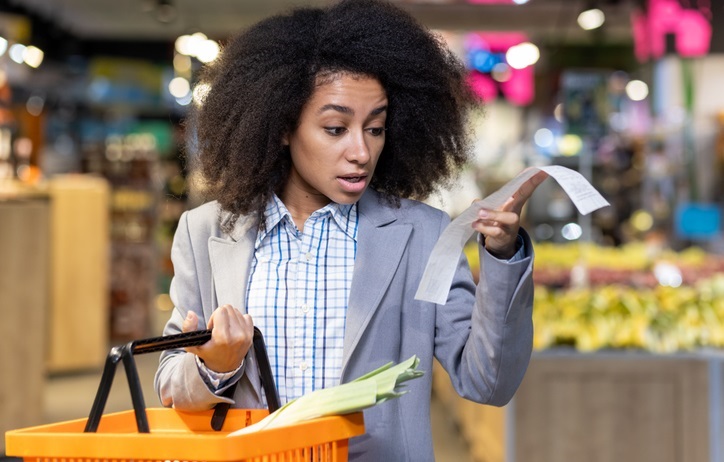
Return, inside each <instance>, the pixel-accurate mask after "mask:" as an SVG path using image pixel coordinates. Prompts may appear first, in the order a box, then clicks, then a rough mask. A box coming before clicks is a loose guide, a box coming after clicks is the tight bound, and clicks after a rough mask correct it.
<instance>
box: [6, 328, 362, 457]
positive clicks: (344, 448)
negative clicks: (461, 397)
mask: <svg viewBox="0 0 724 462" xmlns="http://www.w3.org/2000/svg"><path fill="white" fill-rule="evenodd" d="M210 338H211V332H210V331H209V330H203V331H196V332H188V333H182V334H177V335H169V336H165V337H154V338H149V339H142V340H135V341H133V342H130V343H128V344H126V345H122V346H119V347H114V348H112V349H111V352H110V353H109V354H108V357H107V358H106V363H105V366H104V369H103V375H102V377H101V382H100V385H99V386H98V392H97V393H96V397H95V400H94V402H93V407H92V408H91V412H90V415H89V417H88V418H87V419H78V420H71V421H66V422H60V423H56V424H48V425H40V426H36V427H29V428H24V429H19V430H11V431H8V432H6V433H5V450H6V455H8V456H12V457H22V458H23V459H24V461H25V462H31V461H32V462H115V461H134V462H143V461H154V462H157V461H158V462H161V461H163V462H180V461H183V462H187V461H188V462H190V461H219V462H227V461H228V462H231V461H239V462H242V461H243V462H247V461H248V462H257V461H258V462H262V461H264V462H267V461H269V462H271V461H278V462H282V461H284V462H297V461H299V462H309V461H314V462H322V461H325V462H326V461H329V462H332V461H334V462H344V461H346V460H347V455H348V440H349V438H351V437H353V436H357V435H361V434H362V433H364V422H363V418H362V413H359V412H358V413H354V414H348V415H344V416H332V417H323V418H318V419H314V420H310V421H307V422H302V423H299V424H295V425H291V426H288V427H283V428H276V429H270V430H262V431H259V432H255V433H249V434H245V435H235V436H227V435H228V434H229V433H230V432H232V431H234V430H238V429H240V428H242V427H245V426H248V425H251V424H253V423H255V422H258V421H259V420H261V419H263V418H264V417H265V416H267V415H268V414H269V412H270V411H271V412H273V411H274V410H276V409H277V408H278V407H279V399H278V397H277V392H276V387H275V385H274V380H273V377H272V375H271V369H270V367H269V360H268V358H267V355H266V349H265V347H264V340H263V337H262V335H261V332H259V330H258V329H257V328H254V342H253V343H254V351H255V354H256V357H257V362H258V364H259V371H260V375H261V377H262V385H263V388H264V393H265V395H266V397H267V403H268V405H269V409H268V410H267V409H229V406H228V404H225V403H221V404H219V405H217V406H216V408H215V409H213V410H209V411H204V412H183V411H177V410H175V409H168V408H149V409H146V407H145V403H144V399H143V393H142V391H141V384H140V381H139V379H138V372H137V369H136V364H135V361H134V359H133V355H134V354H142V353H151V352H156V351H161V350H167V349H171V348H183V347H187V346H194V345H200V344H203V343H205V342H206V341H208V340H209V339H210ZM121 361H122V362H123V366H124V369H125V371H126V376H127V379H128V385H129V388H130V391H131V400H132V401H133V410H132V411H124V412H118V413H112V414H106V415H103V409H104V407H105V404H106V400H107V398H108V394H109V392H110V388H111V385H112V383H113V376H114V374H115V369H116V366H117V364H118V363H119V362H121ZM231 393H233V391H231V392H230V393H229V394H231Z"/></svg>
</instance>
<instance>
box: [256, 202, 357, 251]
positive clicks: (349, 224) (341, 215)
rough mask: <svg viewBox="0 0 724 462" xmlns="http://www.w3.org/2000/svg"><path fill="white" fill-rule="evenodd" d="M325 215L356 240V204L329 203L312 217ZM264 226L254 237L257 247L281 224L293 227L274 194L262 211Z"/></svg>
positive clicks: (290, 218) (289, 216)
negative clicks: (328, 215)
mask: <svg viewBox="0 0 724 462" xmlns="http://www.w3.org/2000/svg"><path fill="white" fill-rule="evenodd" d="M326 214H330V215H332V218H333V219H334V221H335V223H337V226H339V228H340V229H341V230H342V231H343V232H344V233H345V234H346V235H347V236H349V237H350V238H351V239H354V240H355V241H356V240H357V203H356V202H355V203H354V204H337V203H336V202H330V203H329V204H327V205H325V206H324V207H322V208H321V209H319V210H317V211H315V212H314V213H313V214H312V216H313V217H314V216H318V217H322V216H324V215H326ZM264 217H265V224H266V226H265V227H264V229H260V230H259V233H258V235H257V237H256V244H257V247H258V246H259V244H260V243H261V242H262V241H263V240H264V238H265V237H266V236H267V234H269V232H271V230H272V229H274V228H275V227H277V226H279V225H280V223H282V222H287V223H288V224H289V225H290V226H294V220H292V214H291V213H290V212H289V210H288V209H287V207H286V205H284V203H283V202H282V201H281V199H279V196H277V195H276V194H274V195H273V196H272V198H271V200H270V201H269V203H268V204H267V206H266V210H265V211H264Z"/></svg>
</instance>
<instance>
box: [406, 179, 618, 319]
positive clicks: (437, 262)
mask: <svg viewBox="0 0 724 462" xmlns="http://www.w3.org/2000/svg"><path fill="white" fill-rule="evenodd" d="M539 170H542V171H544V172H546V173H547V174H548V175H550V176H551V177H553V179H555V180H556V181H557V182H558V184H560V185H561V187H562V188H563V190H564V191H565V192H566V194H568V196H569V197H570V198H571V200H572V201H573V204H574V205H575V206H576V208H577V209H578V211H579V212H581V214H583V215H587V214H589V213H591V212H593V211H594V210H598V209H600V208H601V207H605V206H607V205H610V204H609V203H608V202H607V201H606V199H604V198H603V196H601V194H599V192H598V191H596V189H595V188H594V187H593V186H591V183H589V182H588V181H587V180H586V179H585V178H584V177H583V175H581V174H580V173H578V172H576V171H575V170H571V169H569V168H566V167H561V166H559V165H551V166H546V167H533V168H527V169H525V170H523V171H522V172H520V173H519V174H518V176H516V177H515V178H513V179H512V180H510V181H509V182H507V183H506V184H505V185H503V187H502V188H500V189H499V190H497V191H495V192H494V193H493V194H491V195H489V196H488V197H486V198H485V199H483V200H480V201H476V202H474V203H473V204H472V205H471V206H470V207H468V208H467V209H465V211H464V212H462V213H461V214H460V215H458V217H457V218H455V219H454V220H453V221H452V222H451V223H450V224H449V225H448V226H447V227H446V228H445V230H444V231H443V232H442V234H441V235H440V238H439V239H438V240H437V243H436V244H435V247H434V248H433V249H432V253H431V254H430V258H429V259H428V261H427V266H426V267H425V272H424V273H423V275H422V280H421V281H420V285H419V287H418V288H417V293H416V294H415V299H416V300H423V301H427V302H433V303H437V304H440V305H444V304H445V302H446V301H447V296H448V293H449V292H450V285H451V284H452V280H453V277H454V276H455V269H456V268H457V264H458V259H459V258H460V253H461V252H462V251H463V247H465V244H466V243H467V242H468V240H469V239H470V236H472V235H473V233H474V232H475V230H474V229H473V228H472V224H473V222H474V221H475V220H477V218H478V211H479V210H480V209H491V210H493V209H497V208H498V207H500V206H501V205H503V204H504V203H505V201H507V200H508V199H509V198H510V197H511V196H512V195H513V194H515V193H516V192H517V191H518V189H520V187H521V186H522V185H523V183H525V182H526V181H528V180H529V179H530V178H531V177H533V176H534V175H535V174H536V173H538V171H539Z"/></svg>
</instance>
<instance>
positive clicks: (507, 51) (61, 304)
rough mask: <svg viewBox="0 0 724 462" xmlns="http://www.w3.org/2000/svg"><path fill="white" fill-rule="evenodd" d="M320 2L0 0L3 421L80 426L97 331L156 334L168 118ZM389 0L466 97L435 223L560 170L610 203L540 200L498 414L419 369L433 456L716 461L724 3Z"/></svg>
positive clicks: (720, 411)
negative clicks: (260, 36)
mask: <svg viewBox="0 0 724 462" xmlns="http://www.w3.org/2000/svg"><path fill="white" fill-rule="evenodd" d="M326 3H328V2H327V1H325V0H306V1H303V0H205V1H194V0H123V1H110V0H0V315H2V318H3V322H2V323H0V367H2V372H0V430H2V431H5V430H8V429H11V428H18V427H23V426H29V425H36V424H39V423H44V422H49V421H53V420H54V419H55V420H57V419H58V418H61V419H62V418H66V415H67V414H64V413H62V412H60V411H58V410H57V408H52V405H54V404H53V403H55V405H57V403H58V402H64V403H65V404H69V403H72V404H73V405H77V406H78V407H82V409H76V411H77V414H78V415H77V417H82V416H83V415H84V413H85V412H87V410H86V408H85V407H84V406H85V404H84V403H85V402H88V406H90V401H89V400H92V397H93V395H94V392H95V390H94V389H93V388H92V387H91V388H88V387H87V386H86V388H84V389H83V392H77V393H76V394H75V395H74V387H73V386H71V385H69V384H73V383H80V382H76V381H83V380H86V382H85V383H87V382H90V383H93V382H95V380H96V378H97V377H98V375H97V374H99V372H100V370H101V368H102V364H103V361H104V359H105V356H106V354H107V353H108V350H109V348H110V346H112V345H117V344H120V343H123V342H127V341H129V340H131V339H137V338H142V337H148V336H155V335H159V334H160V333H161V329H162V327H163V324H164V322H165V321H166V319H167V318H168V316H169V314H170V310H171V309H172V308H173V307H172V305H171V301H170V299H169V297H168V294H167V292H168V287H169V283H170V280H171V277H172V273H173V268H172V266H171V263H170V259H169V253H170V245H171V240H172V237H173V233H174V230H175V227H176V223H177V220H178V218H179V216H180V214H181V213H182V212H183V211H184V210H186V209H188V208H190V207H193V206H195V205H198V204H200V203H202V202H203V201H204V200H205V199H204V194H203V190H202V188H201V187H200V182H199V181H198V180H199V179H198V178H197V176H196V175H195V172H194V171H191V170H190V169H189V168H188V165H189V163H190V160H191V158H192V157H193V156H194V152H193V151H192V150H187V149H185V142H186V141H187V140H188V139H189V138H190V137H191V136H192V135H193V134H192V133H188V132H186V130H185V127H184V124H183V121H184V117H185V115H186V114H187V111H188V109H189V107H191V105H194V104H199V101H200V100H201V99H202V97H203V92H204V88H203V87H202V86H200V85H197V84H196V77H197V75H198V71H199V69H200V68H201V66H203V65H204V63H207V62H211V61H213V60H214V59H215V57H216V55H217V54H218V52H219V49H220V47H223V45H224V41H225V40H226V39H227V38H228V37H229V35H230V34H232V33H233V32H235V31H237V30H239V29H240V28H243V27H245V26H248V25H250V24H252V23H254V22H256V21H258V20H260V19H262V18H263V17H266V16H268V15H270V14H273V13H277V12H280V11H283V10H285V9H286V8H288V7H290V6H292V5H301V4H305V5H324V4H326ZM395 3H397V4H399V5H400V6H401V7H403V8H404V9H406V10H408V11H409V12H410V13H412V14H413V15H414V16H415V17H417V18H418V19H419V21H421V22H422V23H423V24H425V25H427V26H429V27H430V28H432V29H434V30H435V31H437V32H438V33H439V34H440V35H441V37H443V39H444V40H445V41H446V42H447V43H448V44H449V46H450V47H451V48H452V49H453V50H454V51H455V52H456V53H457V54H458V55H459V56H460V57H461V59H463V60H464V62H465V63H466V64H467V66H468V68H469V72H470V82H471V85H472V86H473V87H474V88H475V90H476V91H477V92H478V93H479V94H480V96H481V97H482V98H483V99H484V100H485V101H486V107H485V109H484V110H483V111H481V112H480V114H478V115H477V116H476V117H475V121H474V126H473V127H472V128H473V129H474V131H475V134H476V136H477V143H476V157H475V162H474V163H473V164H472V165H470V167H469V168H468V169H467V170H466V171H465V172H464V174H463V175H462V176H461V178H460V182H459V185H458V186H457V187H456V188H455V189H452V190H450V191H442V192H440V194H438V195H436V196H435V197H433V198H431V199H430V201H431V203H433V204H435V205H437V206H440V207H442V208H444V209H446V210H447V211H448V212H449V213H450V214H451V215H453V216H454V215H455V214H457V213H459V212H460V211H462V210H463V209H464V208H466V207H467V205H469V203H470V201H471V200H472V199H473V198H476V197H483V196H485V195H488V194H490V193H492V192H493V191H495V190H496V189H497V188H498V187H499V186H501V185H502V184H504V183H505V182H506V181H508V180H509V179H511V178H512V177H513V176H515V175H516V174H517V173H518V172H519V171H520V170H522V169H523V168H525V167H528V166H541V165H563V166H566V167H569V168H572V169H575V170H578V171H579V172H580V173H581V174H583V175H584V176H585V177H586V178H587V179H588V180H589V181H590V182H591V183H592V184H593V185H594V186H595V187H596V188H597V189H598V190H599V191H600V192H601V193H602V194H603V195H604V196H605V197H606V199H607V200H608V201H609V202H610V203H611V206H610V207H607V208H604V209H601V210H599V211H596V212H594V213H593V214H591V215H590V216H580V215H579V214H578V213H577V211H576V209H575V207H573V205H572V203H571V202H570V200H569V199H568V197H567V196H566V194H565V193H563V191H562V190H561V189H560V187H559V186H558V185H557V183H555V182H554V181H552V180H551V181H547V182H545V183H544V184H543V185H542V186H541V187H540V188H539V189H538V190H537V191H536V193H535V195H534V196H533V198H532V199H531V201H530V203H529V205H528V206H527V209H526V213H525V216H524V221H525V223H524V225H525V226H526V228H527V229H528V230H529V232H530V233H531V235H532V236H533V239H534V241H535V242H536V252H537V255H536V263H535V281H536V285H537V291H536V305H535V312H534V321H535V329H536V331H535V348H536V350H535V353H534V357H533V360H532V362H531V367H530V369H529V373H528V374H527V376H526V379H525V381H524V383H523V386H522V387H521V390H520V392H519V393H518V395H517V396H516V398H515V399H514V401H513V402H512V403H511V404H510V405H508V406H506V407H505V408H502V409H497V408H489V407H486V406H478V405H473V404H471V403H468V402H464V401H462V400H461V399H459V398H457V397H455V396H453V393H452V392H451V389H450V384H449V381H448V380H447V378H446V376H445V375H444V374H440V373H437V372H436V381H435V390H434V399H435V403H436V405H435V406H434V408H435V409H437V411H436V412H437V414H436V416H435V419H434V420H436V421H437V423H436V432H437V431H438V429H439V431H440V432H442V433H437V434H436V435H437V439H436V448H441V447H443V446H456V447H458V448H459V450H460V451H462V452H460V454H464V456H463V457H465V458H469V459H470V460H474V461H477V462H482V461H485V462H503V461H505V462H512V461H518V462H521V461H522V462H527V461H551V462H553V461H556V462H558V461H582V460H599V461H632V462H633V461H636V462H640V461H657V462H666V461H686V462H698V461H719V462H721V461H724V443H723V442H724V366H723V365H722V360H723V358H724V355H722V348H724V234H723V233H722V209H723V207H724V206H723V203H724V86H723V85H722V76H723V75H724V2H723V1H722V0H580V1H575V0H527V1H526V0H427V1H425V0H397V1H396V2H395ZM468 257H469V259H470V262H471V266H472V267H473V270H474V271H475V270H476V268H477V264H478V262H477V255H476V254H475V252H468ZM149 364H150V365H147V367H148V370H149V371H152V369H153V368H154V365H153V364H151V363H149ZM149 373H151V374H152V372H149ZM89 374H90V379H89V378H88V377H89ZM94 374H95V375H94ZM123 385H124V384H123V383H121V385H120V386H121V387H123ZM48 390H51V391H52V393H54V394H52V396H50V395H49V394H48V393H49V392H48ZM148 393H151V392H150V391H148ZM78 394H84V398H85V401H79V400H78V396H77V395H78ZM49 396H50V397H49ZM125 399H127V397H126V396H125V395H124V396H122V398H121V400H125ZM146 399H147V402H149V403H155V396H147V398H146ZM48 401H52V402H53V403H50V404H49V403H48ZM78 403H80V404H78ZM129 405H130V401H128V402H125V401H123V402H122V403H121V404H119V406H122V407H123V408H125V407H128V406H129ZM88 409H89V407H88ZM441 419H443V420H444V421H445V422H444V423H441ZM446 432H447V433H446ZM457 450H458V449H455V451H457ZM0 454H2V445H1V444H0ZM438 454H439V459H440V460H445V456H444V455H442V454H443V453H441V452H438ZM446 454H447V453H446ZM450 457H457V460H459V457H458V456H450ZM449 460H453V459H452V458H450V459H449Z"/></svg>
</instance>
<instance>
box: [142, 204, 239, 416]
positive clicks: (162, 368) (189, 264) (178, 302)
mask: <svg viewBox="0 0 724 462" xmlns="http://www.w3.org/2000/svg"><path fill="white" fill-rule="evenodd" d="M206 240H208V237H206ZM202 241H205V240H204V238H203V236H202V237H201V238H197V239H196V240H194V239H193V238H192V235H191V232H190V228H189V213H188V212H185V213H184V214H183V215H182V216H181V218H180V220H179V224H178V228H177V229H176V234H175V236H174V239H173V245H172V248H171V260H172V262H173V267H174V277H173V280H172V281H171V287H170V290H169V295H170V297H171V300H172V301H173V304H174V309H173V313H172V314H171V318H170V319H169V321H168V322H167V323H166V327H165V328H164V331H163V334H164V335H171V334H177V333H180V332H182V324H183V320H184V318H185V317H186V313H187V312H188V311H189V310H193V311H194V312H196V314H197V316H198V318H199V328H200V329H204V328H205V326H206V323H207V319H206V316H205V314H204V311H205V310H204V309H203V306H204V305H203V303H204V302H203V300H202V299H203V296H202V294H203V289H204V288H205V287H209V286H210V285H211V281H210V272H209V271H208V270H207V269H206V268H199V266H201V265H204V264H205V262H206V261H208V247H207V245H206V243H205V242H202ZM204 278H208V279H209V281H204ZM207 303H208V302H207ZM211 309H213V308H211ZM242 373H243V367H242V370H239V371H238V372H237V374H236V376H235V377H234V378H232V379H230V382H235V381H236V380H238V377H240V376H241V375H242ZM154 386H155V389H156V392H157V393H158V396H159V398H160V399H161V403H162V404H163V405H164V406H167V407H170V406H173V407H175V408H179V409H183V410H187V411H198V410H205V409H210V408H212V407H213V406H214V405H216V403H219V402H229V403H232V402H233V401H232V400H231V399H229V398H226V397H223V396H217V395H216V394H215V393H214V392H213V391H212V390H211V389H210V388H209V386H208V385H207V384H206V383H205V382H204V380H203V378H202V376H201V373H200V371H199V368H198V366H197V364H196V360H195V355H194V354H192V353H188V352H186V351H185V350H183V349H179V350H168V351H164V352H163V353H162V354H161V358H160V364H159V368H158V370H157V371H156V376H155V380H154Z"/></svg>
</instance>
